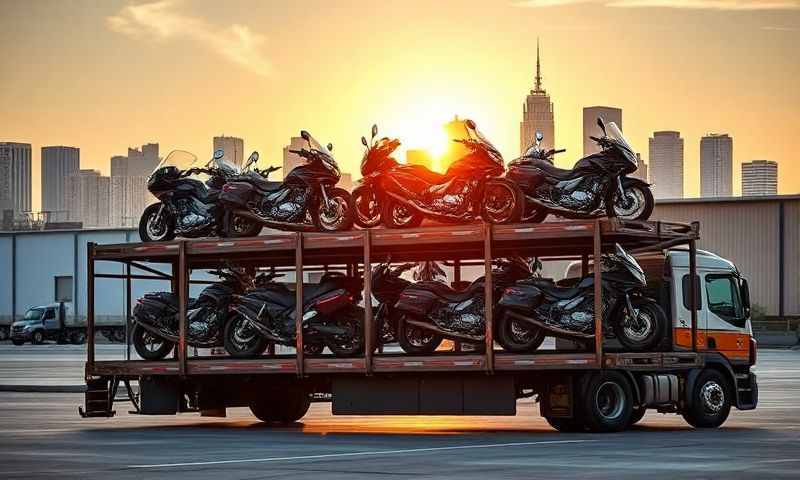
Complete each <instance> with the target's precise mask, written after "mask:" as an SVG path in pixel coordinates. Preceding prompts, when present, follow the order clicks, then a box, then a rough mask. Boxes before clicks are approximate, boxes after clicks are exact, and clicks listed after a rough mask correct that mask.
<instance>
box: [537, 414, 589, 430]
mask: <svg viewBox="0 0 800 480" xmlns="http://www.w3.org/2000/svg"><path fill="white" fill-rule="evenodd" d="M544 419H545V420H547V423H548V424H549V425H550V426H551V427H553V428H555V429H556V430H558V431H559V432H561V433H576V432H585V431H586V425H585V424H584V423H583V420H582V419H581V418H579V417H577V416H574V417H572V418H561V417H544Z"/></svg>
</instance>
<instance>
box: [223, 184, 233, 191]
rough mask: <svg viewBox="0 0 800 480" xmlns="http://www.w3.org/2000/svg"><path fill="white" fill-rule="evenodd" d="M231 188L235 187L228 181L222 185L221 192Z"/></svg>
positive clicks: (231, 189)
mask: <svg viewBox="0 0 800 480" xmlns="http://www.w3.org/2000/svg"><path fill="white" fill-rule="evenodd" d="M233 190H236V187H235V186H234V185H231V184H229V183H226V184H225V185H223V186H222V191H223V192H232V191H233Z"/></svg>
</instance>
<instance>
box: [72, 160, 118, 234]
mask: <svg viewBox="0 0 800 480" xmlns="http://www.w3.org/2000/svg"><path fill="white" fill-rule="evenodd" d="M110 191H111V190H110V179H109V177H104V176H102V175H100V172H99V171H97V170H86V169H84V170H79V171H78V173H76V174H74V175H70V176H69V177H68V178H67V183H66V203H67V209H68V210H69V221H71V222H82V223H83V226H84V227H108V226H109V225H110V204H111V196H110Z"/></svg>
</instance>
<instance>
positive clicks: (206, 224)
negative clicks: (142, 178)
mask: <svg viewBox="0 0 800 480" xmlns="http://www.w3.org/2000/svg"><path fill="white" fill-rule="evenodd" d="M223 155H224V152H223V151H222V150H217V151H215V152H214V157H213V158H212V159H211V160H210V161H209V162H208V163H207V164H206V165H205V167H196V166H195V165H196V164H197V157H196V156H194V155H193V154H191V153H189V152H186V151H182V150H175V151H172V152H170V154H169V155H167V157H166V158H164V160H162V161H161V162H160V163H159V164H158V165H157V166H156V168H155V169H154V170H153V172H152V173H151V174H150V177H149V178H148V179H147V189H148V190H149V191H150V193H152V194H153V196H155V197H156V198H157V199H158V203H154V204H152V205H150V206H148V207H147V208H146V209H145V210H144V212H143V213H142V216H141V218H140V220H139V238H140V239H141V240H142V241H143V242H156V241H167V240H172V239H174V238H175V236H182V237H187V238H197V237H205V236H210V235H220V234H221V233H222V220H223V211H222V209H221V207H220V205H219V194H220V190H221V189H222V187H223V185H224V184H225V183H226V182H227V181H228V179H230V178H232V177H235V176H236V175H238V174H239V169H238V167H236V166H235V165H232V164H230V163H227V162H225V161H224V160H223V158H222V157H223ZM198 174H206V175H208V176H209V178H208V180H207V181H206V182H205V183H203V182H202V181H201V180H198V179H196V178H191V177H194V176H195V175H198ZM235 224H236V228H234V229H232V230H231V231H230V232H229V235H231V236H236V237H249V236H253V235H256V234H258V232H259V231H260V230H261V226H260V225H259V224H258V223H255V222H252V221H249V220H247V219H244V218H238V217H237V218H236V222H235Z"/></svg>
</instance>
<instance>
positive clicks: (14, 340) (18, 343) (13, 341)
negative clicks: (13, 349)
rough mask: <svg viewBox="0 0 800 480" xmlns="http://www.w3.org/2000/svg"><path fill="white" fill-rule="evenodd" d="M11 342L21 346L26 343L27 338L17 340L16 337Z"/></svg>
mask: <svg viewBox="0 0 800 480" xmlns="http://www.w3.org/2000/svg"><path fill="white" fill-rule="evenodd" d="M11 343H13V344H14V345H16V346H18V347H19V346H20V345H25V340H17V339H15V338H14V339H11Z"/></svg>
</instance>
